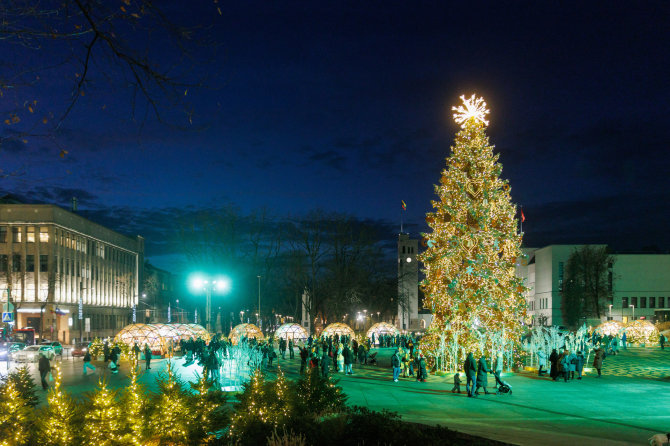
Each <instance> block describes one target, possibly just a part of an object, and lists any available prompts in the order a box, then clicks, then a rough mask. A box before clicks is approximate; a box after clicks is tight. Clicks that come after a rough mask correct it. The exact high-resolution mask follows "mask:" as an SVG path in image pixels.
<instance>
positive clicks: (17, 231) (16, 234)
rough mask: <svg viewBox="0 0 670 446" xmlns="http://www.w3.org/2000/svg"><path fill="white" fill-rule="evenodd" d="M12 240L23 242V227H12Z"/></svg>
mask: <svg viewBox="0 0 670 446" xmlns="http://www.w3.org/2000/svg"><path fill="white" fill-rule="evenodd" d="M12 241H13V242H14V243H21V228H19V227H13V228H12Z"/></svg>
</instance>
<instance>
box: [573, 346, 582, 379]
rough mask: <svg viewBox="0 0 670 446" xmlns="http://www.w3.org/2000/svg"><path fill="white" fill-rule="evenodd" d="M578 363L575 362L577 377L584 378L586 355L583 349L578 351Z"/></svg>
mask: <svg viewBox="0 0 670 446" xmlns="http://www.w3.org/2000/svg"><path fill="white" fill-rule="evenodd" d="M576 356H577V364H575V371H576V372H577V379H582V370H584V355H583V354H582V352H581V351H578V352H577V355H576Z"/></svg>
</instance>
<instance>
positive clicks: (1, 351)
mask: <svg viewBox="0 0 670 446" xmlns="http://www.w3.org/2000/svg"><path fill="white" fill-rule="evenodd" d="M25 346H26V344H24V343H23V342H12V341H8V342H1V343H0V361H6V360H7V356H8V355H11V354H12V353H14V352H16V351H19V350H22V349H23V348H24V347H25Z"/></svg>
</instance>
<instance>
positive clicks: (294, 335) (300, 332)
mask: <svg viewBox="0 0 670 446" xmlns="http://www.w3.org/2000/svg"><path fill="white" fill-rule="evenodd" d="M308 336H309V335H308V334H307V330H305V329H304V328H302V326H300V325H299V324H284V325H281V326H280V327H279V328H278V329H277V331H275V338H284V339H286V340H289V339H293V340H294V341H297V340H301V341H304V340H305V339H307V337H308Z"/></svg>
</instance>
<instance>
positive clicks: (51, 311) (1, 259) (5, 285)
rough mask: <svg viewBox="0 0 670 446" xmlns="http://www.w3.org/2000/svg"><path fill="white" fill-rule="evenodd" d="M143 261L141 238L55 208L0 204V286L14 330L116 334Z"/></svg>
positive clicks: (54, 336) (64, 335)
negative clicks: (12, 309) (132, 236)
mask: <svg viewBox="0 0 670 446" xmlns="http://www.w3.org/2000/svg"><path fill="white" fill-rule="evenodd" d="M143 264H144V239H143V238H142V237H140V236H137V237H136V238H130V237H126V236H124V235H121V234H119V233H117V232H115V231H112V230H111V229H108V228H106V227H104V226H101V225H99V224H96V223H93V222H92V221H90V220H87V219H85V218H83V217H81V216H79V215H77V214H75V213H72V212H68V211H66V210H64V209H61V208H59V207H57V206H53V205H32V204H0V290H2V294H1V296H2V301H3V302H7V297H8V296H9V297H10V299H11V303H12V304H13V305H14V316H15V327H16V328H24V327H32V328H34V329H35V331H36V332H37V335H38V336H39V334H40V333H42V337H43V338H44V339H50V340H59V341H61V342H63V343H70V342H72V341H73V340H74V339H76V338H79V337H83V338H87V339H90V338H93V337H96V336H99V337H107V336H112V335H114V334H115V333H116V332H117V331H118V330H120V329H121V328H122V327H123V326H125V325H126V324H127V323H129V322H131V319H132V317H131V315H132V311H133V308H134V306H136V305H137V303H138V296H139V287H140V283H141V275H142V268H143ZM138 311H139V309H138ZM80 318H81V319H80Z"/></svg>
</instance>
